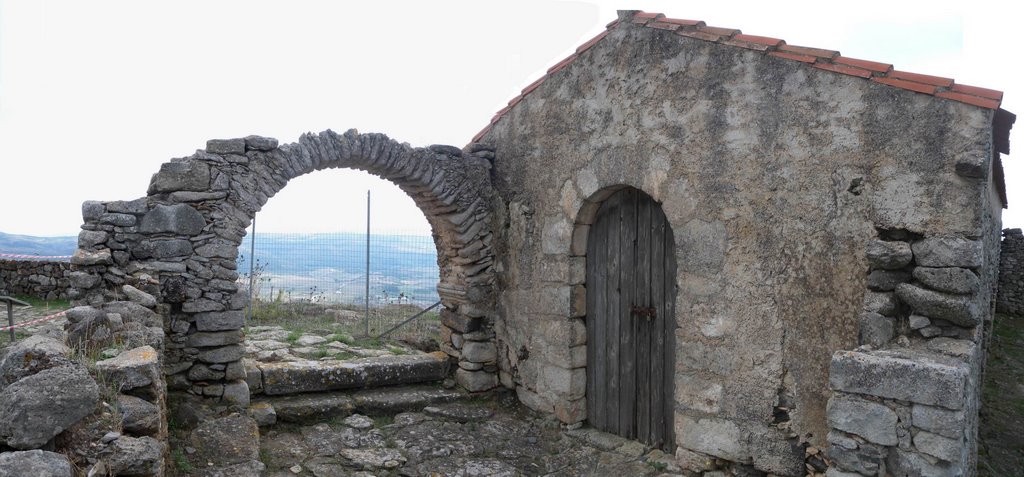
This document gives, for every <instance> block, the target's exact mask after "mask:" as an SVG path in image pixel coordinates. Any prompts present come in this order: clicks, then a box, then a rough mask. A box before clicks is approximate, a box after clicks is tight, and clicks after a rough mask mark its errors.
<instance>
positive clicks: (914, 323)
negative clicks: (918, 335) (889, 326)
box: [907, 315, 932, 330]
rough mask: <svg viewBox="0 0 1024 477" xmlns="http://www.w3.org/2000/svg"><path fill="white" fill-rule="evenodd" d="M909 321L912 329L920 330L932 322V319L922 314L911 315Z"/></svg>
mask: <svg viewBox="0 0 1024 477" xmlns="http://www.w3.org/2000/svg"><path fill="white" fill-rule="evenodd" d="M907 322H908V324H909V325H910V329H912V330H919V329H921V328H924V327H926V326H928V325H930V324H932V320H930V319H928V317H927V316H921V315H910V317H909V318H908V319H907Z"/></svg>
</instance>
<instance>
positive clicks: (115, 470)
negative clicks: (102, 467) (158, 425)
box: [104, 436, 164, 476]
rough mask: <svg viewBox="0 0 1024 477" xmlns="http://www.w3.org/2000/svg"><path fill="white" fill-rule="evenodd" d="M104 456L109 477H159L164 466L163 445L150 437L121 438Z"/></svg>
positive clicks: (111, 444) (108, 448)
mask: <svg viewBox="0 0 1024 477" xmlns="http://www.w3.org/2000/svg"><path fill="white" fill-rule="evenodd" d="M104 454H105V458H104V461H105V462H106V464H107V468H108V469H109V471H110V473H111V475H124V476H148V475H160V473H161V472H162V470H163V466H164V459H163V455H164V444H163V443H162V442H160V441H158V440H156V439H154V438H152V437H138V438H136V437H129V436H121V437H119V438H117V439H116V440H115V441H113V442H112V443H110V445H109V447H107V449H106V450H105V451H104Z"/></svg>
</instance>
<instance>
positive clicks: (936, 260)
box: [911, 237, 985, 268]
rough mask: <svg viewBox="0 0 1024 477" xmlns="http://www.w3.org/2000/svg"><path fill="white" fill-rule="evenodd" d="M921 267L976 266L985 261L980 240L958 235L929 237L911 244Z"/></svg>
mask: <svg viewBox="0 0 1024 477" xmlns="http://www.w3.org/2000/svg"><path fill="white" fill-rule="evenodd" d="M911 247H912V248H913V250H914V258H915V259H916V261H917V265H918V266H921V267H964V268H978V267H981V266H982V264H984V263H985V254H984V246H983V245H982V243H981V241H980V240H967V239H963V238H958V237H930V238H926V239H924V240H921V241H918V242H915V243H914V244H913V245H912V246H911Z"/></svg>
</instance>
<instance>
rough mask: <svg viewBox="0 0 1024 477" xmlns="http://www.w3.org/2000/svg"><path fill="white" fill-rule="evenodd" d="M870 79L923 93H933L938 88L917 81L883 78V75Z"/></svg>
mask: <svg viewBox="0 0 1024 477" xmlns="http://www.w3.org/2000/svg"><path fill="white" fill-rule="evenodd" d="M871 81H875V82H878V83H882V84H887V85H889V86H895V87H897V88H903V89H909V90H911V91H917V92H918V93H925V94H935V92H936V91H937V90H938V88H936V87H935V86H932V85H930V84H924V83H917V82H915V81H907V80H901V79H899V78H885V77H880V76H875V77H874V78H871Z"/></svg>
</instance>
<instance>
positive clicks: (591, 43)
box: [576, 30, 609, 54]
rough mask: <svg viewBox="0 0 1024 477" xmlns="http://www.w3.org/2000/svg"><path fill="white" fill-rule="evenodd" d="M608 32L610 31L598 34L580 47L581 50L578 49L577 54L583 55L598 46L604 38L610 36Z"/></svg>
mask: <svg viewBox="0 0 1024 477" xmlns="http://www.w3.org/2000/svg"><path fill="white" fill-rule="evenodd" d="M608 32H609V30H605V31H603V32H601V33H598V34H597V36H595V37H593V38H591V39H590V40H588V41H587V42H586V43H584V44H582V45H580V47H579V48H576V53H577V54H578V53H583V52H584V51H586V50H589V49H590V47H592V46H594V45H596V44H597V42H599V41H601V40H602V39H603V38H604V37H606V36H608Z"/></svg>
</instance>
